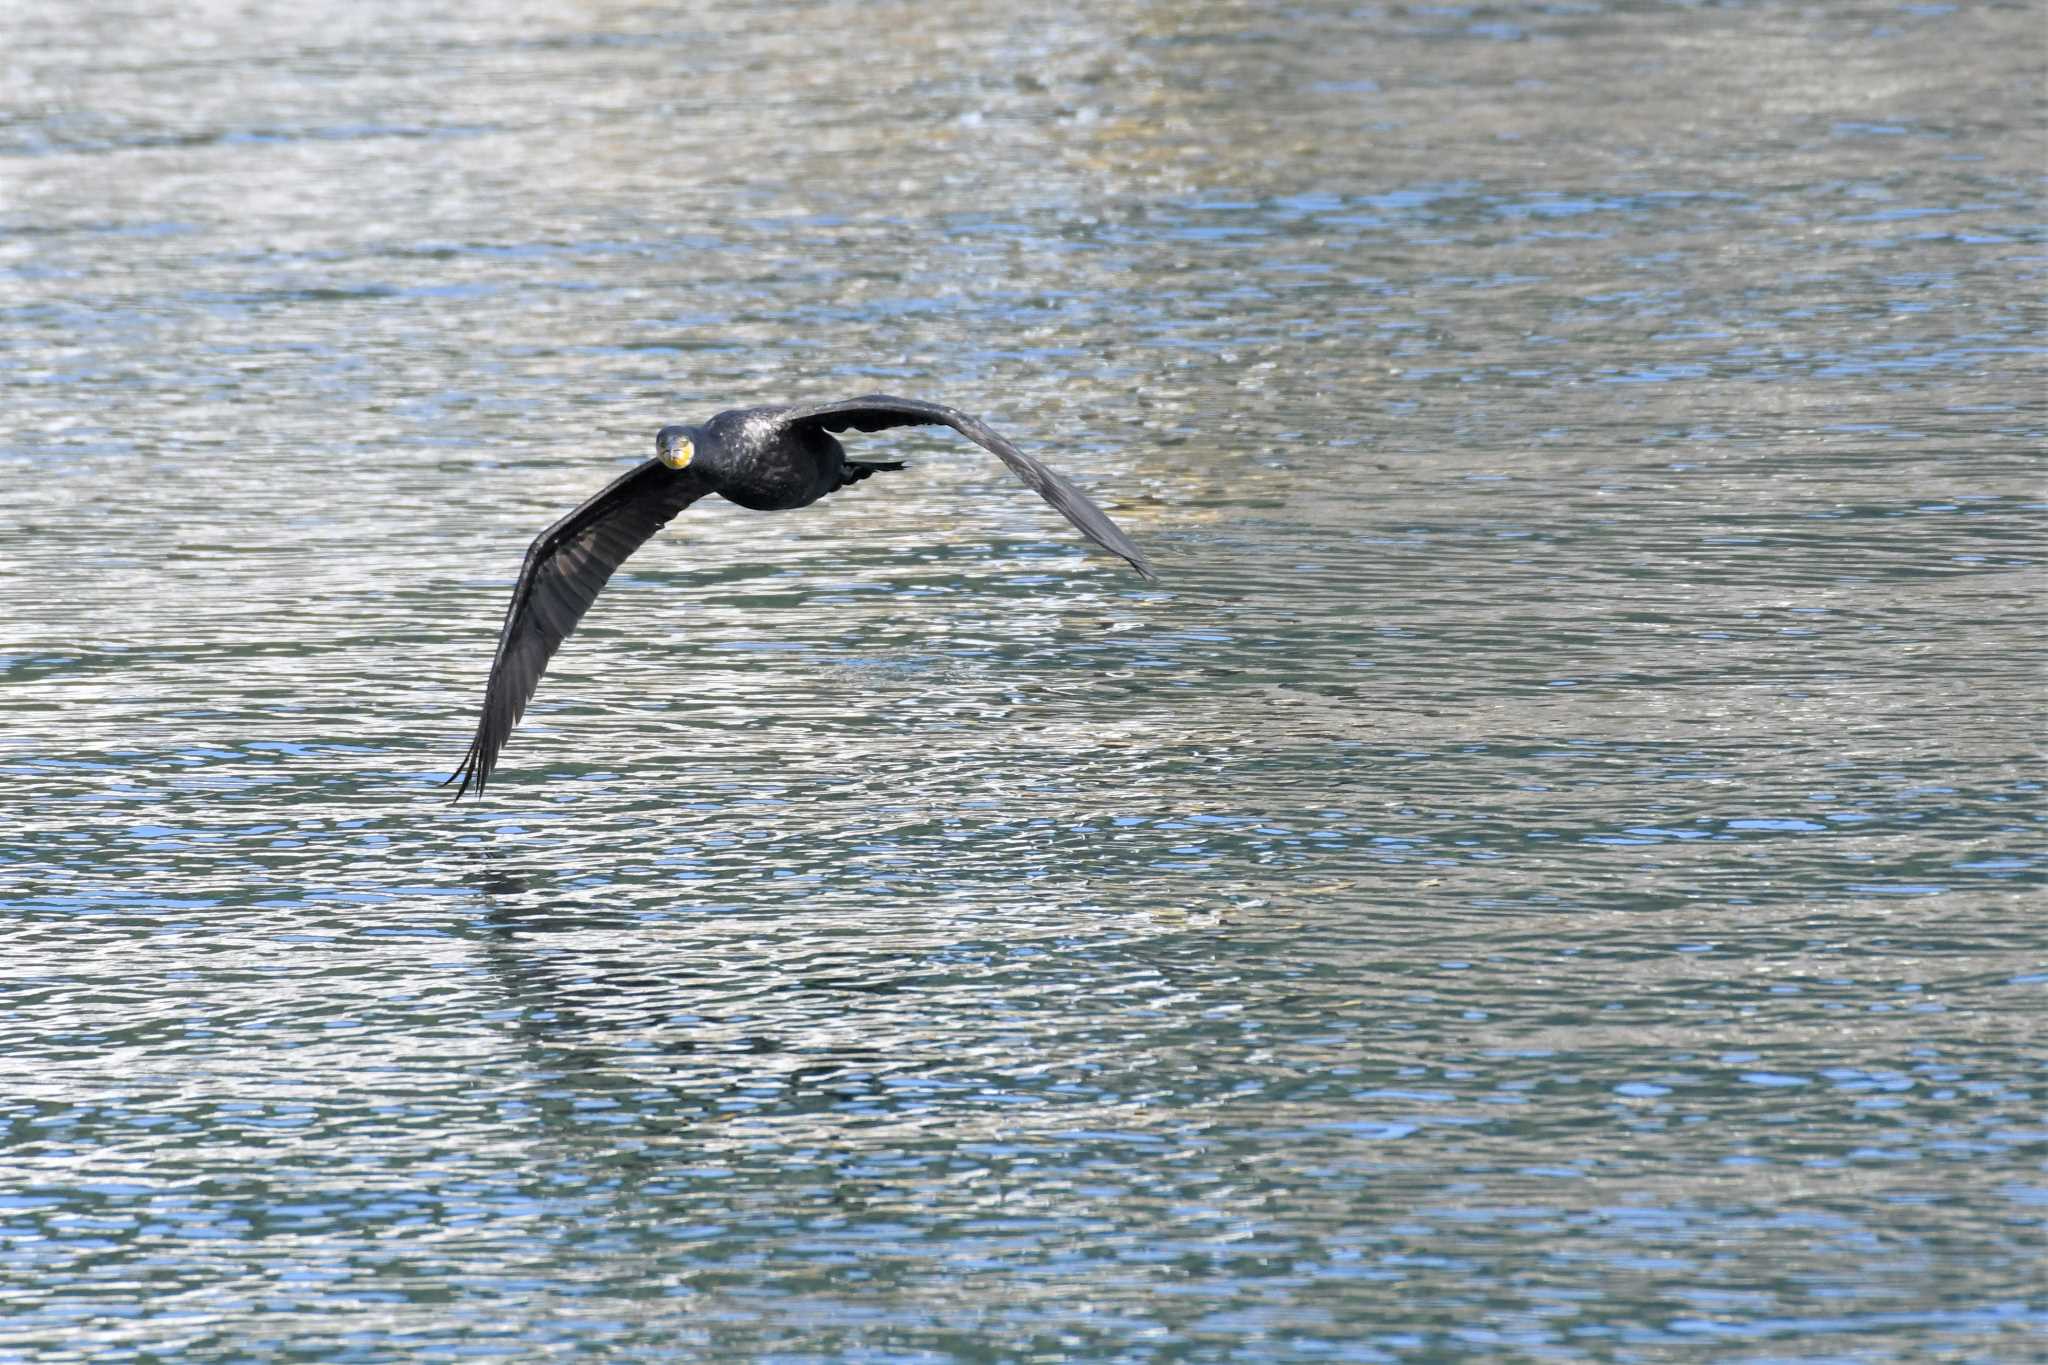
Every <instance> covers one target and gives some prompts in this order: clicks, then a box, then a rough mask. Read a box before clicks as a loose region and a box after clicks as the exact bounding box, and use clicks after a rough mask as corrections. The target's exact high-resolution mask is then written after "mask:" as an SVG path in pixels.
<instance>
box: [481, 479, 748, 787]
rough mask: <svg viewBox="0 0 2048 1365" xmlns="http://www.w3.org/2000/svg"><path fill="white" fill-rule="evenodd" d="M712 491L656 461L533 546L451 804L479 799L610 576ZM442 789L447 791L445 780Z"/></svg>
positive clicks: (618, 482) (605, 492)
mask: <svg viewBox="0 0 2048 1365" xmlns="http://www.w3.org/2000/svg"><path fill="white" fill-rule="evenodd" d="M710 491H711V486H710V484H709V483H708V482H706V481H705V480H703V479H702V478H700V477H699V476H698V475H697V474H696V472H695V471H693V470H690V469H683V470H673V469H670V468H669V467H668V466H667V465H665V464H663V463H662V462H661V461H660V460H649V461H648V462H647V463H646V464H643V465H641V466H640V467H639V468H637V469H634V470H632V471H630V472H629V473H627V474H624V475H622V476H621V477H619V478H617V479H615V480H613V481H612V482H611V483H610V484H609V485H607V486H606V487H605V489H604V490H603V491H602V492H600V493H599V494H598V495H597V496H596V497H594V498H592V499H591V500H590V501H588V502H586V503H584V504H583V505H582V506H581V507H579V508H577V509H576V510H575V511H573V512H571V513H570V514H569V515H568V516H566V517H563V518H562V519H561V520H560V521H558V522H556V523H555V524H554V525H553V526H550V527H548V529H547V530H545V531H542V532H541V533H540V535H539V536H537V537H536V538H535V539H534V542H533V544H532V545H531V546H529V547H528V548H527V551H526V563H525V565H524V566H523V567H521V569H520V570H519V582H518V583H517V584H516V585H514V587H513V589H512V605H511V606H509V607H507V608H506V609H505V628H504V629H503V630H502V631H500V632H499V634H498V654H497V657H496V658H495V659H493V660H492V661H491V680H490V682H489V683H487V684H486V685H485V687H484V711H483V716H482V717H481V718H480V719H479V720H478V721H477V724H476V738H475V739H473V740H471V741H470V742H469V752H468V754H466V755H464V757H463V760H462V766H461V767H459V768H457V769H456V770H455V773H454V775H453V776H452V777H450V778H449V779H448V782H454V781H457V780H460V781H461V783H462V785H461V786H460V787H458V788H457V789H456V792H455V799H456V800H458V801H460V800H461V799H462V798H463V795H464V794H465V793H467V792H468V791H469V789H470V786H471V784H472V783H474V784H475V786H476V790H477V794H478V795H479V796H481V795H482V794H483V790H484V784H485V783H486V782H488V781H489V780H490V777H491V770H492V769H493V768H495V767H497V766H498V751H499V750H500V749H502V748H504V747H505V741H506V739H507V738H509V737H510V736H511V734H512V727H513V726H515V725H517V724H518V723H519V718H520V717H521V716H523V715H525V714H526V703H528V702H529V701H531V700H533V691H534V689H535V688H536V687H539V686H540V675H541V673H542V672H543V671H544V670H545V669H546V668H547V666H548V660H549V659H552V658H553V657H554V656H555V650H556V649H558V648H560V647H561V643H562V641H563V640H565V639H567V638H568V636H569V632H571V631H573V630H575V629H576V623H577V622H578V621H580V620H581V619H583V613H584V612H586V611H588V610H590V604H591V603H592V602H594V601H596V600H597V594H598V590H599V589H600V588H602V587H604V585H605V582H606V580H608V579H609V578H610V577H611V576H612V571H613V570H615V569H617V568H618V567H619V565H621V564H623V563H625V562H626V556H628V555H630V554H632V553H633V551H635V550H637V549H639V548H640V547H641V546H642V545H645V544H646V543H647V540H648V537H650V536H652V535H653V534H654V533H655V532H656V531H659V530H660V529H661V528H662V527H663V526H665V525H667V524H668V522H669V519H670V518H671V517H673V516H675V514H676V513H678V512H680V511H682V510H683V509H684V508H685V507H688V506H689V505H690V504H691V503H693V502H695V501H696V500H697V499H699V498H701V497H703V496H704V495H705V494H706V493H708V492H710ZM441 785H443V786H446V785H448V784H447V783H446V782H444V783H442V784H441Z"/></svg>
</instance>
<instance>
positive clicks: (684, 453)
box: [661, 440, 697, 469]
mask: <svg viewBox="0 0 2048 1365" xmlns="http://www.w3.org/2000/svg"><path fill="white" fill-rule="evenodd" d="M696 456H697V447H696V445H695V444H694V443H692V442H690V441H687V440H685V441H677V442H676V443H675V444H674V445H672V446H670V447H669V448H668V450H667V451H665V452H664V453H663V454H662V457H661V462H662V463H663V464H665V465H667V466H668V467H669V468H670V469H684V468H687V467H688V466H689V463H690V461H691V460H693V459H695V458H696Z"/></svg>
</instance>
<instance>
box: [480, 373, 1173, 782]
mask: <svg viewBox="0 0 2048 1365" xmlns="http://www.w3.org/2000/svg"><path fill="white" fill-rule="evenodd" d="M906 426H947V427H951V428H953V430H955V431H957V432H959V433H960V434H961V435H962V436H965V437H966V438H967V439H968V440H970V441H973V442H974V443H975V444H976V445H978V446H980V447H981V448H982V449H984V450H987V451H989V452H991V453H992V454H994V455H995V456H996V457H997V458H999V459H1001V460H1002V462H1003V463H1004V464H1006V465H1008V466H1009V467H1010V469H1011V471H1012V472H1013V473H1015V474H1016V476H1017V477H1018V478H1020V479H1022V480H1023V481H1024V482H1025V483H1027V484H1029V485H1030V486H1031V487H1032V488H1034V489H1036V490H1037V491H1038V494H1039V496H1040V497H1042V498H1044V499H1045V500H1046V501H1047V502H1049V503H1051V504H1052V505H1053V506H1054V507H1055V508H1057V509H1059V512H1060V514H1061V515H1062V516H1064V517H1065V518H1066V519H1067V520H1068V521H1070V522H1072V523H1073V524H1074V525H1075V527H1076V528H1078V529H1079V530H1080V532H1081V534H1082V535H1084V536H1086V537H1088V539H1090V540H1092V541H1094V542H1095V543H1096V544H1097V545H1100V546H1101V547H1102V548H1103V549H1105V550H1108V551H1110V552H1112V553H1114V554H1119V555H1122V556H1123V557H1124V558H1125V559H1126V560H1128V561H1130V565H1131V567H1132V568H1134V569H1136V570H1137V571H1138V572H1139V573H1140V574H1142V575H1143V576H1144V577H1146V578H1151V577H1153V576H1154V575H1153V572H1152V565H1151V564H1150V563H1149V562H1148V561H1147V560H1146V558H1145V555H1144V553H1143V552H1142V551H1140V550H1139V549H1138V547H1137V546H1135V545H1133V544H1132V543H1131V541H1130V538H1129V537H1128V536H1126V535H1125V534H1124V533H1123V532H1122V531H1120V530H1118V529H1117V527H1116V523H1114V522H1112V521H1111V520H1110V519H1109V518H1108V517H1107V516H1106V515H1104V513H1103V511H1102V509H1101V508H1099V507H1097V506H1096V505H1095V504H1094V503H1092V502H1090V501H1088V498H1087V495H1086V494H1084V493H1082V492H1081V490H1080V489H1078V488H1076V487H1074V485H1072V484H1071V483H1068V482H1067V481H1066V479H1064V478H1062V477H1061V476H1060V475H1058V474H1056V473H1054V472H1053V471H1052V470H1051V469H1048V468H1047V467H1046V466H1045V465H1044V464H1042V463H1040V462H1039V461H1038V460H1035V459H1033V458H1032V457H1031V456H1029V455H1026V454H1025V453H1024V452H1023V451H1021V450H1019V449H1017V447H1015V446H1013V445H1011V444H1010V443H1009V442H1008V441H1006V440H1004V439H1003V438H1002V437H1001V436H999V435H997V434H996V433H995V432H993V431H991V430H990V429H989V428H988V427H987V426H986V425H985V424H983V423H982V422H981V421H980V420H979V419H978V418H975V417H970V416H969V415H967V414H966V413H964V412H960V411H958V410H956V409H954V408H948V407H942V406H941V405H939V404H937V403H923V402H919V401H918V400H916V399H914V398H890V397H888V396H886V395H884V394H869V395H867V396H866V397H863V398H849V399H846V400H845V401H844V402H839V403H816V404H811V405H809V406H804V407H763V408H737V409H734V410H732V411H729V412H721V413H719V414H718V415H717V416H716V417H714V418H712V419H711V420H710V421H708V422H706V423H704V424H703V425H702V426H667V427H663V428H662V429H661V430H660V431H659V432H657V433H655V437H654V458H653V459H651V460H649V461H647V463H645V464H643V465H641V466H639V467H638V468H636V469H633V470H630V471H628V472H627V473H626V474H624V475H622V476H621V477H619V478H617V479H615V480H613V481H612V482H611V483H610V484H608V485H607V486H606V487H605V488H604V489H602V490H601V491H600V492H599V493H598V494H597V495H596V496H595V497H593V498H591V499H590V501H588V502H586V503H584V504H583V505H582V506H581V507H579V508H577V509H576V510H575V511H573V512H571V513H570V514H569V515H568V516H566V517H563V518H562V519H561V520H560V521H558V522H556V523H555V524H554V525H553V526H550V527H548V529H547V530H545V531H542V532H541V533H540V535H539V536H538V537H537V538H536V539H535V540H534V542H533V544H532V545H531V546H529V547H528V548H527V551H526V562H525V564H524V565H523V566H521V568H520V570H519V581H518V582H517V583H516V584H514V585H513V588H512V604H511V606H509V607H508V608H506V611H505V625H504V629H503V630H501V631H500V632H499V633H498V653H497V657H496V658H494V659H493V660H492V661H491V677H490V681H489V683H487V684H486V685H485V688H484V708H483V715H482V717H481V718H480V719H479V720H478V721H477V726H476V738H475V739H473V740H471V741H470V745H469V752H468V754H467V755H465V756H464V757H463V760H462V766H461V767H459V768H457V769H456V770H455V773H454V775H453V776H452V777H450V778H449V779H448V781H449V782H455V781H458V780H459V781H460V782H461V783H462V785H461V786H460V787H458V788H456V791H455V799H456V800H458V801H459V800H461V799H462V797H463V795H464V794H465V793H467V792H468V791H469V789H470V787H471V785H474V786H475V787H476V790H477V794H478V795H482V794H483V790H484V784H485V783H486V782H488V781H489V780H490V776H491V771H492V770H493V769H494V768H496V767H497V766H498V751H499V750H501V749H503V748H504V747H505V740H506V739H507V738H508V737H509V736H510V735H511V733H512V727H513V726H515V725H517V724H518V723H519V718H520V717H521V716H523V715H524V714H526V703H527V702H528V701H530V700H532V698H533V692H534V689H535V688H536V687H538V686H540V675H541V673H542V671H543V670H545V669H546V668H547V666H548V660H549V659H551V658H553V657H554V653H555V650H556V649H557V648H558V647H560V645H561V643H562V641H563V640H564V639H566V638H567V637H568V635H569V633H570V632H571V631H573V630H575V629H576V623H577V621H579V620H581V619H582V616H583V613H584V612H586V611H588V610H590V604H591V603H592V602H593V601H595V600H596V598H597V594H598V590H599V589H600V588H602V587H604V585H605V580H606V579H608V578H610V577H611V576H612V571H613V570H615V569H617V568H618V567H619V565H621V564H623V563H624V562H625V561H626V556H628V555H630V554H632V553H633V551H635V550H637V549H639V548H640V547H641V546H642V545H644V544H646V542H647V540H648V538H649V537H650V536H652V535H653V534H654V533H655V532H656V531H659V530H660V529H661V528H662V527H663V526H665V525H667V524H668V521H669V519H670V518H671V517H673V516H675V514H676V513H678V512H680V511H682V510H683V509H684V508H685V507H688V506H689V505H690V504H691V503H693V502H695V501H697V499H699V498H701V497H703V496H704V495H705V494H707V493H716V494H718V495H719V496H720V497H723V498H725V499H727V500H729V501H731V502H736V503H738V504H739V505H740V506H742V507H751V508H754V509H755V510H757V511H762V512H782V511H787V510H789V509H791V508H795V507H807V506H809V505H810V504H811V503H814V502H816V501H817V500H818V499H819V498H822V497H824V496H825V495H826V494H827V493H831V492H836V491H837V490H839V489H841V488H844V487H846V486H847V485H848V484H851V483H858V482H859V481H860V480H862V479H865V478H866V477H868V475H870V474H876V473H881V472H883V471H887V470H896V469H901V468H903V466H902V465H901V464H895V463H890V464H883V463H873V462H868V461H862V460H849V459H847V458H846V450H845V448H844V447H842V446H841V445H840V444H839V442H838V441H836V440H835V439H833V438H832V436H830V435H829V434H828V433H830V432H834V431H845V430H847V429H848V428H852V429H853V430H855V431H882V430H885V429H887V428H889V427H906ZM443 785H446V784H443Z"/></svg>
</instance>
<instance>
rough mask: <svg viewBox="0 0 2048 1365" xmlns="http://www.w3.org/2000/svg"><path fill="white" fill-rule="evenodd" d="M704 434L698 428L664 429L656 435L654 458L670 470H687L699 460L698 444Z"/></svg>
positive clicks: (676, 427) (679, 427) (675, 427)
mask: <svg viewBox="0 0 2048 1365" xmlns="http://www.w3.org/2000/svg"><path fill="white" fill-rule="evenodd" d="M703 435H704V433H703V432H702V431H701V430H699V429H698V428H696V427H685V426H674V427H663V428H662V429H661V430H660V431H657V432H655V433H654V458H655V459H657V460H660V461H661V462H662V463H663V464H665V465H667V466H668V467H669V468H670V469H687V468H689V465H690V461H692V460H694V459H696V458H697V446H698V442H699V441H701V440H702V439H703Z"/></svg>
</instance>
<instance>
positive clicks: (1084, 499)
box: [777, 393, 1159, 578]
mask: <svg viewBox="0 0 2048 1365" xmlns="http://www.w3.org/2000/svg"><path fill="white" fill-rule="evenodd" d="M777 416H778V420H779V421H781V422H782V423H783V424H784V425H785V426H813V427H820V428H823V429H824V430H826V431H845V430H847V429H848V428H852V429H853V430H855V431H884V430H887V429H888V428H890V427H911V426H944V427H951V428H953V430H955V431H957V432H959V433H960V434H961V435H962V436H965V437H966V438H967V439H968V440H970V441H972V442H974V443H975V444H976V445H978V446H980V447H981V448H982V449H983V450H986V451H988V452H989V453H990V454H992V455H994V456H995V457H996V458H997V459H999V460H1001V461H1002V462H1003V463H1004V464H1006V465H1008V466H1009V467H1010V470H1011V472H1012V473H1014V474H1015V475H1016V476H1017V477H1018V478H1020V479H1022V480H1023V481H1024V483H1025V486H1027V487H1028V488H1030V489H1032V491H1034V492H1036V493H1037V494H1038V496H1040V497H1042V498H1044V499H1045V500H1046V501H1047V502H1049V503H1051V504H1052V505H1053V507H1054V508H1055V509H1056V510H1057V511H1058V512H1059V514H1060V515H1061V516H1063V517H1065V518H1066V519H1067V520H1068V521H1070V522H1072V523H1073V525H1074V528H1075V529H1076V530H1078V531H1080V533H1081V534H1082V535H1084V536H1086V537H1088V539H1090V540H1092V541H1094V542H1095V543H1096V544H1097V545H1100V546H1101V547H1102V548H1103V549H1105V550H1108V551H1109V552H1110V553H1111V554H1116V555H1121V556H1123V558H1124V559H1125V560H1126V561H1128V562H1129V564H1130V566H1131V567H1132V568H1134V569H1136V570H1137V571H1138V572H1139V574H1141V575H1142V576H1144V577H1146V578H1157V577H1158V576H1159V575H1158V574H1157V573H1155V572H1154V571H1153V569H1152V561H1150V560H1149V559H1147V558H1145V552H1144V551H1143V550H1140V549H1139V548H1138V547H1137V546H1136V545H1134V544H1132V543H1131V538H1130V537H1129V536H1127V535H1125V534H1124V533H1123V531H1122V529H1121V528H1119V527H1118V526H1117V524H1116V523H1115V522H1113V521H1111V520H1110V519H1109V514H1108V513H1106V512H1104V511H1103V510H1102V509H1101V508H1100V507H1097V506H1096V505H1095V504H1094V503H1093V502H1091V501H1089V498H1088V495H1087V494H1086V493H1083V492H1082V491H1081V490H1080V489H1078V488H1076V487H1075V486H1074V485H1073V484H1071V483H1069V482H1068V481H1067V479H1066V477H1065V476H1064V475H1062V474H1060V473H1058V472H1057V471H1055V470H1054V469H1052V468H1051V467H1050V466H1049V465H1047V464H1045V463H1044V462H1043V461H1040V460H1037V459H1034V458H1033V457H1032V456H1030V455H1027V454H1025V453H1024V452H1023V451H1021V450H1019V449H1017V447H1016V446H1014V445H1012V444H1010V442H1009V441H1008V440H1006V439H1004V438H1003V437H1002V436H1001V435H998V434H997V433H996V432H995V431H994V430H993V429H991V428H990V427H989V426H988V424H987V423H985V422H983V421H982V420H981V419H980V418H978V417H974V416H971V415H969V414H967V413H964V412H961V411H960V410H959V409H958V408H949V407H946V406H944V405H943V404H939V403H926V402H921V401H920V400H918V399H915V398H892V397H890V396H889V395H888V394H884V393H870V394H864V395H862V396H861V397H859V398H848V399H845V400H843V401H840V402H837V403H814V404H808V405H805V406H803V407H795V408H789V409H787V410H785V411H783V412H781V413H779V414H778V415H777Z"/></svg>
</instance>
